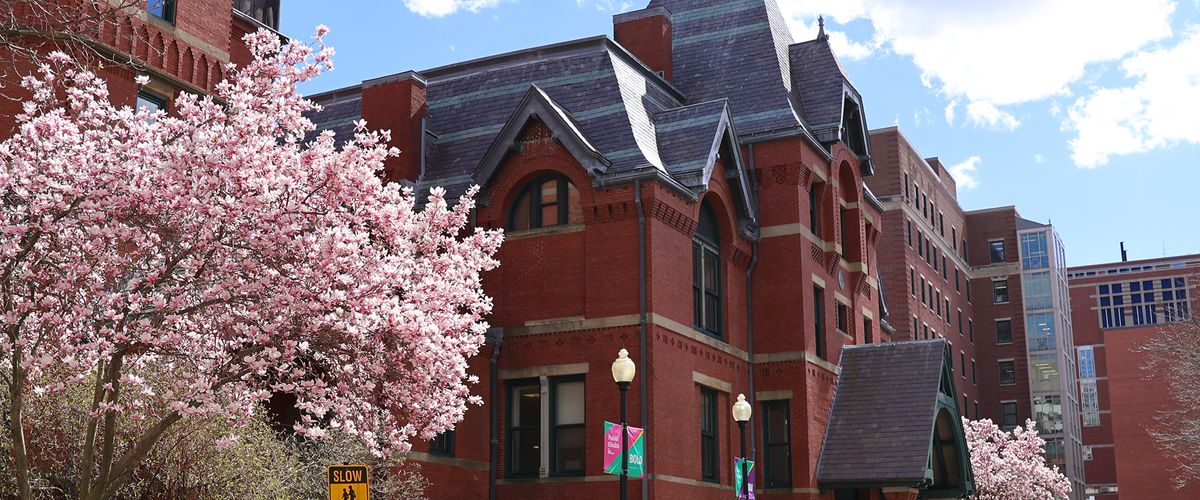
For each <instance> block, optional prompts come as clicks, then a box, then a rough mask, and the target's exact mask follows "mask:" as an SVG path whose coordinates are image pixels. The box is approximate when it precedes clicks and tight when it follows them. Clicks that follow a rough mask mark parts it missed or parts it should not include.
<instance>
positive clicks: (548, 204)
mask: <svg viewBox="0 0 1200 500" xmlns="http://www.w3.org/2000/svg"><path fill="white" fill-rule="evenodd" d="M581 221H583V209H581V208H580V206H579V190H577V189H575V185H574V184H571V181H569V180H567V178H566V176H564V175H562V174H547V175H543V176H541V177H538V178H536V179H534V180H533V181H531V182H530V183H529V184H526V185H525V188H524V189H522V190H521V194H519V195H517V199H516V201H514V202H513V205H512V210H511V211H510V212H509V216H508V229H509V230H511V231H520V230H523V229H535V228H539V227H547V226H558V225H561V224H575V223H578V222H581Z"/></svg>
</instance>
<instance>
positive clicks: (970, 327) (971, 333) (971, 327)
mask: <svg viewBox="0 0 1200 500" xmlns="http://www.w3.org/2000/svg"><path fill="white" fill-rule="evenodd" d="M967 336H968V337H969V338H970V339H971V343H972V344H974V343H975V320H973V319H971V318H967Z"/></svg>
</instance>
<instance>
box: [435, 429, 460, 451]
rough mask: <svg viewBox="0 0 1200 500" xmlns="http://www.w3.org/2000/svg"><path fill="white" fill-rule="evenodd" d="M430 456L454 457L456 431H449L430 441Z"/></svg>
mask: <svg viewBox="0 0 1200 500" xmlns="http://www.w3.org/2000/svg"><path fill="white" fill-rule="evenodd" d="M429 454H430V455H441V456H445V457H452V456H454V429H448V430H446V431H445V432H443V433H441V434H438V435H437V437H435V438H433V439H432V440H430V441H429Z"/></svg>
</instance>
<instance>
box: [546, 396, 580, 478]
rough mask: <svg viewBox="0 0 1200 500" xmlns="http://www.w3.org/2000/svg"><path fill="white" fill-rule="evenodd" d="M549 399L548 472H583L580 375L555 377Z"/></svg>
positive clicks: (572, 473) (573, 473) (557, 473)
mask: <svg viewBox="0 0 1200 500" xmlns="http://www.w3.org/2000/svg"><path fill="white" fill-rule="evenodd" d="M550 401H552V402H553V406H551V407H550V409H551V410H552V411H551V412H550V455H551V456H550V463H551V464H553V468H552V469H551V473H552V474H556V475H583V472H584V469H583V464H584V456H585V453H584V441H585V439H584V438H585V435H584V429H583V404H584V398H583V377H581V376H580V377H570V378H566V377H564V378H558V379H555V380H554V381H553V382H552V383H551V385H550Z"/></svg>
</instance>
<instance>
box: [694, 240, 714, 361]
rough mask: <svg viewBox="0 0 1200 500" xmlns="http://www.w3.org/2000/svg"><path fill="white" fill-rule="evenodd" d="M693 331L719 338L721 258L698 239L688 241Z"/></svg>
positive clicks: (712, 248)
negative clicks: (690, 261)
mask: <svg viewBox="0 0 1200 500" xmlns="http://www.w3.org/2000/svg"><path fill="white" fill-rule="evenodd" d="M692 320H693V327H694V328H695V329H696V330H699V331H700V332H703V333H705V334H707V335H710V336H713V337H717V338H721V256H720V254H719V251H718V250H717V248H715V247H713V246H712V245H710V244H708V243H707V242H705V241H703V240H702V239H700V238H696V239H694V240H692Z"/></svg>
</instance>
